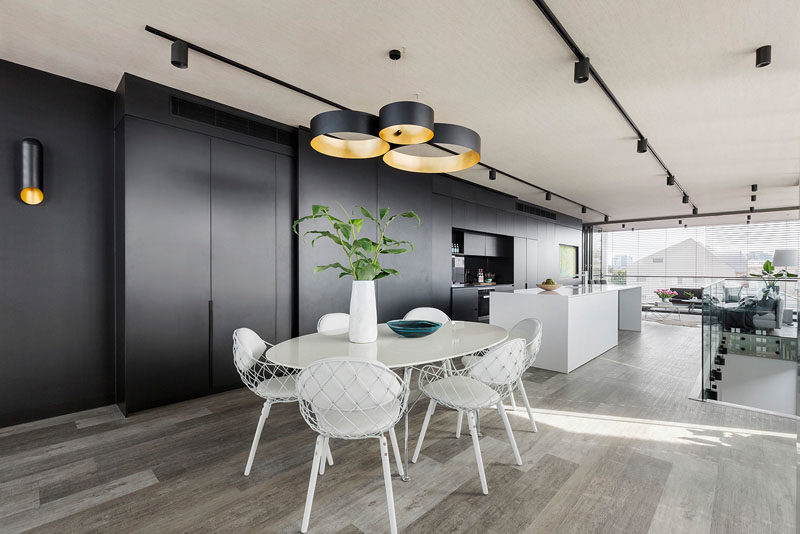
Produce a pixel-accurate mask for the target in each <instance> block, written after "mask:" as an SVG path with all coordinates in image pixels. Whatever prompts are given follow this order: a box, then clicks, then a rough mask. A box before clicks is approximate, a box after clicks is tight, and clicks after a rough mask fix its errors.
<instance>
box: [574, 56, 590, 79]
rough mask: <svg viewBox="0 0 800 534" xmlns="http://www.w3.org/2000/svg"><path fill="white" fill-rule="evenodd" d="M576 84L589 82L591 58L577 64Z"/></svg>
mask: <svg viewBox="0 0 800 534" xmlns="http://www.w3.org/2000/svg"><path fill="white" fill-rule="evenodd" d="M573 81H574V82H575V83H585V82H587V81H589V58H588V57H584V58H581V59H579V60H578V61H576V62H575V76H574V78H573Z"/></svg>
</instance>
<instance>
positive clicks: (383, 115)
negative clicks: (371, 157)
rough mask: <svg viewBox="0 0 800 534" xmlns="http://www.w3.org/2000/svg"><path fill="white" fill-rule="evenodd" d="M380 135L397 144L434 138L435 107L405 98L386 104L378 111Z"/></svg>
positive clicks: (422, 141)
mask: <svg viewBox="0 0 800 534" xmlns="http://www.w3.org/2000/svg"><path fill="white" fill-rule="evenodd" d="M378 115H379V117H380V118H379V121H378V135H379V136H380V137H381V139H383V140H384V141H388V142H390V143H392V144H395V145H417V144H420V143H427V142H428V141H430V140H431V139H433V108H432V107H430V106H426V105H425V104H422V103H421V102H413V101H410V100H404V101H401V102H392V103H391V104H386V105H385V106H383V107H382V108H381V109H380V111H379V112H378Z"/></svg>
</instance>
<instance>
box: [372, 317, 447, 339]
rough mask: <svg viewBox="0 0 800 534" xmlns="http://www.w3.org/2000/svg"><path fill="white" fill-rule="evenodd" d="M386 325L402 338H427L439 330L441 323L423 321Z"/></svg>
mask: <svg viewBox="0 0 800 534" xmlns="http://www.w3.org/2000/svg"><path fill="white" fill-rule="evenodd" d="M386 324H387V325H388V326H389V328H391V329H392V330H393V331H394V332H395V333H397V334H400V335H401V336H403V337H423V336H427V335H430V334H433V333H434V332H436V331H437V330H439V328H441V326H442V323H437V322H435V321H423V320H410V321H389V322H388V323H386Z"/></svg>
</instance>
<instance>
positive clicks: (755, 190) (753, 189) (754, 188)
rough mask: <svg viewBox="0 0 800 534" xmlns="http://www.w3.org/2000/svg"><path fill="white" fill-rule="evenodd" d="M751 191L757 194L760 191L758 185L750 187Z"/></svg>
mask: <svg viewBox="0 0 800 534" xmlns="http://www.w3.org/2000/svg"><path fill="white" fill-rule="evenodd" d="M750 191H752V192H753V193H755V192H757V191H758V184H753V185H751V186H750Z"/></svg>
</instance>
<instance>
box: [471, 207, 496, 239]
mask: <svg viewBox="0 0 800 534" xmlns="http://www.w3.org/2000/svg"><path fill="white" fill-rule="evenodd" d="M476 211H477V214H478V230H479V231H481V232H486V233H487V234H496V233H497V210H496V209H495V208H490V207H488V206H481V205H476Z"/></svg>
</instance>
